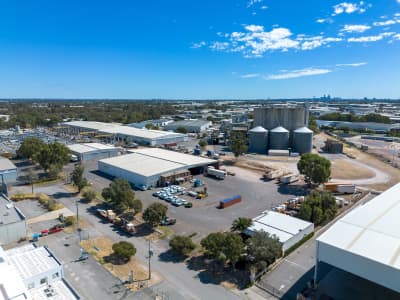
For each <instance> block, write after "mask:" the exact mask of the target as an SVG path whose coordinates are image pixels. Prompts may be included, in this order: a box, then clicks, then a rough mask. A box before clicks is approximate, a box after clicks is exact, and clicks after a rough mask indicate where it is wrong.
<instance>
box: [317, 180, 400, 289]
mask: <svg viewBox="0 0 400 300" xmlns="http://www.w3.org/2000/svg"><path fill="white" fill-rule="evenodd" d="M399 194H400V184H397V185H395V186H393V187H392V188H390V189H389V190H387V191H385V192H383V193H382V194H380V195H378V196H376V197H375V198H374V199H372V200H370V201H369V202H367V203H365V204H362V205H360V206H358V207H356V208H355V209H354V210H352V211H351V212H349V213H348V214H346V215H345V216H343V217H342V218H340V219H339V220H338V221H337V222H336V223H335V224H333V225H332V226H331V227H330V228H329V229H328V230H327V231H326V232H324V233H323V234H322V235H321V236H319V237H318V239H317V245H316V247H317V255H316V260H317V262H316V272H315V281H317V278H318V276H317V275H318V263H319V262H324V263H327V264H329V265H332V266H334V267H336V268H338V269H341V270H344V271H346V272H349V273H351V274H354V275H356V276H358V277H361V278H364V279H366V280H369V281H371V282H374V283H376V284H378V285H381V286H384V287H386V288H389V289H391V290H394V291H396V292H398V293H400V285H399V280H400V251H399V249H400V248H399V247H400V232H399V228H400V219H399V215H400V198H399Z"/></svg>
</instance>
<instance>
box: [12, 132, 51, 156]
mask: <svg viewBox="0 0 400 300" xmlns="http://www.w3.org/2000/svg"><path fill="white" fill-rule="evenodd" d="M44 147H46V144H45V143H44V142H43V141H42V140H41V139H38V138H35V137H31V138H26V139H24V141H23V142H22V144H21V146H20V147H19V149H18V150H17V154H18V156H21V157H24V158H28V159H32V160H33V159H34V156H35V155H37V153H40V151H42V149H43V148H44Z"/></svg>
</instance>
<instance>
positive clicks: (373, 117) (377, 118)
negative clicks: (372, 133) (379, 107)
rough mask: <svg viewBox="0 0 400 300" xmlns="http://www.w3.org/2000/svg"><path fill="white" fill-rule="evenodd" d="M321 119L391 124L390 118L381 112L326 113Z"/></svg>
mask: <svg viewBox="0 0 400 300" xmlns="http://www.w3.org/2000/svg"><path fill="white" fill-rule="evenodd" d="M319 119H320V120H326V121H344V122H375V123H385V124H390V123H391V122H390V118H389V117H387V116H383V115H380V114H375V113H371V114H367V115H364V116H358V115H354V114H343V113H339V112H334V113H329V114H325V115H322V116H320V117H319Z"/></svg>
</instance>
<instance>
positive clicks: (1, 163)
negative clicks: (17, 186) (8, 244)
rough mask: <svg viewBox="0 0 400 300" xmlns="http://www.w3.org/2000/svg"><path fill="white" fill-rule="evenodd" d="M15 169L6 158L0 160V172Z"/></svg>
mask: <svg viewBox="0 0 400 300" xmlns="http://www.w3.org/2000/svg"><path fill="white" fill-rule="evenodd" d="M16 168H17V167H16V166H15V165H14V164H13V162H12V161H11V160H9V159H8V158H0V172H1V171H4V170H13V169H16Z"/></svg>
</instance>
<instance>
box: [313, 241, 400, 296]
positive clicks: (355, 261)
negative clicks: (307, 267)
mask: <svg viewBox="0 0 400 300" xmlns="http://www.w3.org/2000/svg"><path fill="white" fill-rule="evenodd" d="M377 247H378V248H382V249H379V250H378V249H377ZM383 249H384V246H383V245H377V246H376V247H372V246H371V249H370V250H369V251H384V250H383ZM317 261H323V262H325V263H327V264H330V265H332V266H334V267H337V268H339V269H342V270H344V271H347V272H349V273H351V274H355V275H357V276H359V277H362V278H365V279H367V280H370V281H372V282H375V283H377V284H380V285H383V286H385V287H387V288H389V289H392V290H394V291H396V292H400V285H399V282H400V270H398V269H395V268H392V267H389V266H387V265H384V264H381V263H379V262H375V261H372V260H369V259H368V258H366V257H363V256H359V255H356V254H353V253H351V252H349V251H346V250H344V249H340V248H336V247H333V246H330V245H328V244H325V243H323V242H320V241H317Z"/></svg>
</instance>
